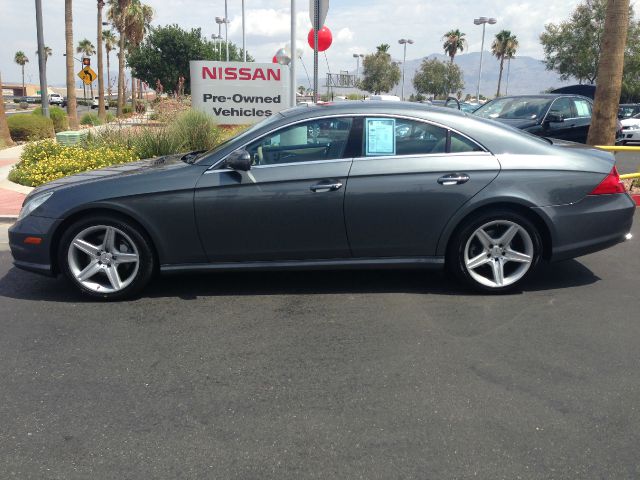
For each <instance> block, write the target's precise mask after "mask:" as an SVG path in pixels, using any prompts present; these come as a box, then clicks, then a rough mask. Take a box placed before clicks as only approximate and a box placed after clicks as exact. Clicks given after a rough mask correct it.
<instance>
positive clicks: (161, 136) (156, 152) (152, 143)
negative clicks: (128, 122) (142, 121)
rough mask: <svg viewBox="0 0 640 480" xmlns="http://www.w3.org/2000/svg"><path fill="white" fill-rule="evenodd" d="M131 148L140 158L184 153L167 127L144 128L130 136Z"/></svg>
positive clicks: (178, 140)
mask: <svg viewBox="0 0 640 480" xmlns="http://www.w3.org/2000/svg"><path fill="white" fill-rule="evenodd" d="M131 147H132V148H133V150H134V151H135V152H136V154H137V155H138V156H139V157H140V158H151V157H157V156H160V155H171V154H174V153H179V152H183V151H185V148H183V146H182V143H181V141H180V139H179V138H178V137H176V136H175V135H174V134H173V133H172V132H171V129H170V128H168V127H155V128H154V127H151V128H144V129H142V130H140V131H139V132H137V133H136V134H135V135H132V136H131Z"/></svg>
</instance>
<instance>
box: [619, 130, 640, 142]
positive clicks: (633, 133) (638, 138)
mask: <svg viewBox="0 0 640 480" xmlns="http://www.w3.org/2000/svg"><path fill="white" fill-rule="evenodd" d="M618 141H622V142H640V129H624V128H623V129H622V137H621V138H620V139H618Z"/></svg>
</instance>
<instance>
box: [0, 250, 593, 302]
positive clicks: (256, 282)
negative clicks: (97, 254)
mask: <svg viewBox="0 0 640 480" xmlns="http://www.w3.org/2000/svg"><path fill="white" fill-rule="evenodd" d="M598 280H600V278H599V277H598V276H596V275H595V274H594V273H593V272H592V271H591V270H589V269H588V268H587V267H585V266H584V265H583V264H582V263H580V262H578V261H576V260H567V261H565V262H561V263H556V264H552V265H549V264H547V263H543V264H541V265H539V266H538V268H537V269H536V271H534V272H533V273H532V274H531V276H530V277H529V278H528V279H527V280H526V282H525V284H523V286H522V288H521V289H520V290H518V291H515V292H514V293H512V295H518V294H522V293H524V292H535V291H548V290H555V289H563V288H571V287H578V286H582V285H589V284H592V283H595V282H597V281H598ZM344 293H348V294H369V293H415V294H432V295H474V294H475V293H474V292H473V291H471V290H469V289H467V288H465V287H464V286H462V285H460V284H459V283H458V282H456V281H455V280H454V279H451V278H450V277H449V276H448V275H446V274H445V273H444V272H425V271H423V270H336V271H295V272H293V271H289V272H285V271H280V272H230V273H229V272H226V273H222V272H220V273H206V274H205V273H197V274H180V275H167V276H160V277H158V278H156V279H155V280H154V281H153V282H152V283H151V284H150V285H149V286H148V287H147V288H146V289H145V290H144V291H143V292H142V294H141V298H171V297H175V298H180V299H183V300H191V299H196V298H199V297H216V296H232V295H246V296H255V295H314V294H317V295H326V294H344ZM0 296H3V297H7V298H14V299H20V300H35V301H48V302H91V301H92V300H90V299H86V298H85V297H83V296H82V295H81V294H80V293H78V292H76V290H75V289H74V288H73V286H72V285H71V284H70V283H69V282H67V281H65V280H64V279H63V278H61V277H58V278H47V277H41V276H39V275H35V274H31V273H28V272H24V271H22V270H19V269H16V268H12V269H10V270H9V271H8V272H7V274H6V275H5V276H4V277H3V278H1V279H0Z"/></svg>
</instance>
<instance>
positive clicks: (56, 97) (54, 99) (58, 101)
mask: <svg viewBox="0 0 640 480" xmlns="http://www.w3.org/2000/svg"><path fill="white" fill-rule="evenodd" d="M63 103H64V97H63V96H62V95H60V94H59V93H50V94H49V105H62V104H63Z"/></svg>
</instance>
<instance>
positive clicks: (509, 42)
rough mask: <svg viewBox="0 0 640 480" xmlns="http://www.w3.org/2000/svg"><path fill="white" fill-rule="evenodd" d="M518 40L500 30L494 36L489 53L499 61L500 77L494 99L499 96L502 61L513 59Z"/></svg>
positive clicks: (507, 32)
mask: <svg viewBox="0 0 640 480" xmlns="http://www.w3.org/2000/svg"><path fill="white" fill-rule="evenodd" d="M518 46H519V43H518V38H517V37H516V36H515V35H512V34H511V31H509V30H501V31H500V32H498V33H497V34H496V38H495V39H494V40H493V43H492V44H491V53H492V54H493V56H494V57H496V58H497V59H498V60H500V75H499V76H498V92H497V93H496V97H499V96H500V85H501V83H502V72H503V70H504V59H505V58H513V57H514V56H515V54H516V50H517V49H518Z"/></svg>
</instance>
